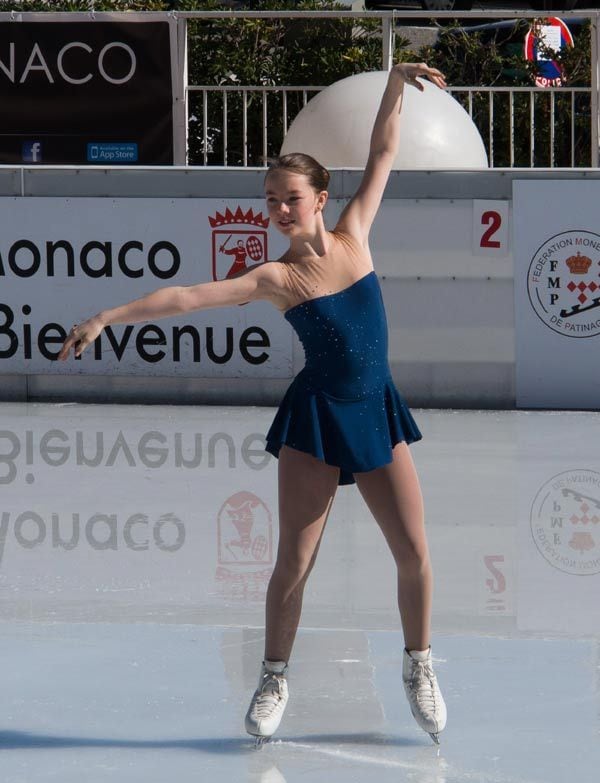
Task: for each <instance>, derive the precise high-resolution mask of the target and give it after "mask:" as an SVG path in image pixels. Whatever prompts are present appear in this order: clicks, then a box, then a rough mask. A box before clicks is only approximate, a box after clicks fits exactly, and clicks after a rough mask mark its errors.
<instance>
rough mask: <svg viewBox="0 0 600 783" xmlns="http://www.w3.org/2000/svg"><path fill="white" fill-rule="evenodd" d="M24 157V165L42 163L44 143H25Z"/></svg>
mask: <svg viewBox="0 0 600 783" xmlns="http://www.w3.org/2000/svg"><path fill="white" fill-rule="evenodd" d="M22 157H23V162H24V163H41V162H42V143H41V142H40V141H24V142H23V148H22Z"/></svg>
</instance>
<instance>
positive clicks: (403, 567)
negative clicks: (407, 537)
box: [394, 541, 431, 578]
mask: <svg viewBox="0 0 600 783" xmlns="http://www.w3.org/2000/svg"><path fill="white" fill-rule="evenodd" d="M394 559H395V561H396V565H397V567H398V573H399V574H400V576H401V577H404V578H420V577H422V576H423V575H424V574H426V573H427V572H428V571H429V570H430V569H431V561H430V559H429V551H428V549H427V544H418V543H415V542H412V541H409V542H406V543H404V544H403V545H402V546H401V547H398V548H397V550H396V551H395V552H394Z"/></svg>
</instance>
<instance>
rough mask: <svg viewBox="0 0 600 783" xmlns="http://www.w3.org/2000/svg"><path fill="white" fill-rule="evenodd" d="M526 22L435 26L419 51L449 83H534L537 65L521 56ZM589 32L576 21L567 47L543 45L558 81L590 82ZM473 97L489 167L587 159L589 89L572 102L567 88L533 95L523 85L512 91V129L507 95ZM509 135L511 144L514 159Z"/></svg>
mask: <svg viewBox="0 0 600 783" xmlns="http://www.w3.org/2000/svg"><path fill="white" fill-rule="evenodd" d="M528 27H529V22H528V21H527V20H521V21H520V22H518V23H517V24H515V25H514V26H513V27H510V28H500V29H497V30H495V31H490V30H487V31H475V32H473V31H472V32H468V30H465V29H463V28H460V27H450V28H441V29H440V34H439V38H438V41H437V44H436V46H435V47H424V48H423V49H421V51H420V52H419V55H418V56H419V57H420V59H423V60H424V61H426V62H430V63H431V64H433V65H435V66H436V67H438V68H440V70H442V71H444V73H445V74H446V80H447V82H448V84H450V85H465V86H466V85H469V86H485V87H519V86H522V87H527V88H530V87H533V86H534V79H535V76H536V74H537V65H536V64H535V63H532V62H528V61H527V60H526V59H525V55H524V40H525V35H526V33H527V30H528ZM590 35H591V26H590V23H589V21H587V22H586V23H584V24H583V25H581V26H580V27H579V28H577V27H575V26H574V46H573V47H570V48H565V49H563V50H561V51H560V52H555V51H553V50H550V49H547V48H545V47H543V46H542V47H541V49H542V51H543V53H544V54H545V55H546V56H548V57H551V59H553V60H556V61H557V62H558V63H560V64H561V67H562V69H563V73H564V79H563V84H564V86H569V87H589V86H590V80H591V39H590ZM454 97H455V98H456V99H457V100H459V101H460V102H461V103H462V105H463V106H464V107H465V109H467V110H468V109H469V105H468V96H467V94H466V93H457V94H456V95H455V96H454ZM471 101H472V103H471V112H472V117H473V121H474V122H475V124H476V125H477V127H478V128H479V131H480V133H481V135H482V138H483V139H484V142H485V144H486V146H487V149H488V156H489V158H490V164H491V165H493V166H495V167H509V166H522V167H529V166H538V167H549V166H563V167H570V166H576V167H577V166H590V165H593V164H592V160H591V154H590V153H591V125H590V117H591V105H590V95H589V93H581V94H577V95H576V97H575V99H574V101H573V104H572V103H571V95H570V94H566V93H561V92H559V91H558V90H555V89H553V88H547V89H545V90H540V91H538V92H536V93H535V94H531V93H530V92H529V91H523V92H521V93H516V94H515V95H514V98H513V104H512V112H513V121H512V127H511V122H510V117H511V104H510V102H511V98H510V95H509V94H508V93H497V94H496V95H495V97H494V98H493V100H492V102H491V103H490V97H489V94H488V93H487V92H485V93H484V92H479V93H473V94H472V98H471ZM532 106H533V112H534V122H533V125H532V122H531V112H532ZM553 117H554V122H552V118H553ZM490 124H491V126H492V130H491V133H490ZM511 137H512V139H513V145H514V146H513V158H512V160H511V143H510V142H511ZM552 153H553V154H552Z"/></svg>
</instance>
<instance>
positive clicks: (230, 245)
mask: <svg viewBox="0 0 600 783" xmlns="http://www.w3.org/2000/svg"><path fill="white" fill-rule="evenodd" d="M0 206H1V208H2V233H1V236H0V374H2V373H19V374H22V373H38V374H39V373H61V374H65V373H81V374H86V375H89V374H97V375H107V374H118V375H142V376H147V375H153V376H161V375H162V376H166V375H168V376H180V377H204V378H211V377H215V378H216V377H220V378H232V377H238V378H244V377H254V378H261V377H266V378H275V377H276V378H286V377H290V376H291V374H292V332H291V329H290V327H289V326H288V324H287V323H286V322H285V320H284V319H283V318H282V316H281V314H280V313H279V312H278V311H277V310H276V309H275V308H274V307H273V306H272V305H271V304H269V303H267V302H252V303H249V304H246V305H244V306H236V307H227V308H219V309H216V308H215V309H210V310H201V311H194V312H190V313H187V314H185V315H182V316H179V317H176V318H167V319H161V320H160V321H159V322H157V323H147V322H146V323H136V324H127V325H114V326H108V327H107V328H106V329H105V330H104V332H103V333H102V334H101V335H100V337H99V338H97V339H96V341H95V343H94V346H90V347H89V348H88V350H87V351H86V352H85V353H84V354H83V355H82V356H81V357H78V358H77V359H74V358H71V359H70V360H69V361H68V362H57V361H55V359H56V356H57V355H58V352H59V350H60V346H61V344H62V343H63V341H64V339H65V337H66V335H67V333H68V332H69V330H70V328H71V326H72V325H73V324H74V323H80V322H81V321H82V320H84V319H85V318H89V317H91V316H93V315H95V314H96V313H98V312H99V311H100V310H103V309H108V308H112V307H116V306H117V305H119V304H124V303H125V302H127V301H130V300H132V299H138V298H140V297H141V296H144V295H145V294H148V293H150V292H152V291H154V290H156V289H158V288H162V287H164V286H169V285H175V286H177V285H193V284H196V283H202V282H209V281H213V280H220V279H223V278H226V277H227V276H230V275H231V274H235V273H237V272H239V271H241V270H243V269H245V268H248V267H250V266H252V265H254V264H260V263H263V262H264V261H265V260H266V259H267V258H276V257H277V256H278V255H280V254H281V252H282V251H283V249H284V242H283V240H282V238H281V237H278V236H275V235H273V236H271V235H269V236H267V231H266V229H267V226H268V223H269V221H268V218H266V217H264V215H263V213H262V211H261V210H262V209H264V203H263V202H262V201H249V200H231V201H223V200H220V199H192V198H190V199H162V198H154V199H153V198H148V199H144V198H123V199H108V198H106V199H103V198H26V199H23V198H3V199H0ZM271 242H272V244H273V247H271V246H270V243H271Z"/></svg>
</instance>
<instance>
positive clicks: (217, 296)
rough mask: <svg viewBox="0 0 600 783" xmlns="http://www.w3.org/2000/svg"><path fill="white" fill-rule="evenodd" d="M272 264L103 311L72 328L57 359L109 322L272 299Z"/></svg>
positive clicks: (167, 290)
mask: <svg viewBox="0 0 600 783" xmlns="http://www.w3.org/2000/svg"><path fill="white" fill-rule="evenodd" d="M278 274H279V272H278V269H277V266H276V265H275V264H261V265H260V266H257V267H254V268H253V269H249V270H248V271H247V272H245V273H243V274H241V275H239V276H237V277H233V278H231V279H229V280H219V281H217V282H214V283H199V284H197V285H191V286H167V287H165V288H159V289H158V290H157V291H153V292H152V293H151V294H148V295H147V296H143V297H141V298H140V299H134V300H133V301H131V302H127V304H123V305H120V306H119V307H115V308H113V309H110V310H102V311H101V312H100V313H98V314H97V315H94V316H93V317H92V318H88V320H87V321H84V322H83V323H81V324H79V325H78V326H76V327H73V329H72V330H71V332H70V334H69V336H68V337H67V339H66V340H65V342H64V344H63V346H62V348H61V350H60V353H59V354H58V358H59V359H60V360H63V361H64V360H65V359H66V358H67V357H68V355H69V353H70V350H71V348H74V350H75V356H80V355H81V354H82V353H83V351H84V350H85V349H86V348H87V347H88V345H90V344H91V343H93V342H94V340H95V339H96V338H97V337H98V335H99V334H100V333H101V332H102V330H103V329H104V328H105V327H107V326H109V325H110V324H130V323H137V322H138V321H150V320H152V321H154V320H157V319H159V318H168V317H170V316H176V315H183V314H184V313H188V312H190V311H192V310H201V309H202V310H206V309H208V308H211V307H226V306H228V305H236V304H244V303H246V302H252V301H255V300H258V299H271V298H272V297H273V295H274V294H275V293H276V291H277V286H278V284H279V279H278Z"/></svg>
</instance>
